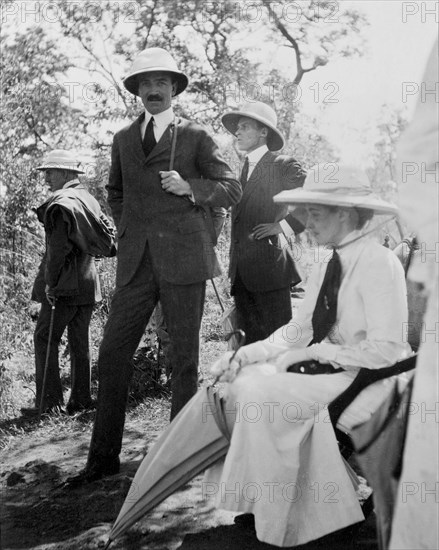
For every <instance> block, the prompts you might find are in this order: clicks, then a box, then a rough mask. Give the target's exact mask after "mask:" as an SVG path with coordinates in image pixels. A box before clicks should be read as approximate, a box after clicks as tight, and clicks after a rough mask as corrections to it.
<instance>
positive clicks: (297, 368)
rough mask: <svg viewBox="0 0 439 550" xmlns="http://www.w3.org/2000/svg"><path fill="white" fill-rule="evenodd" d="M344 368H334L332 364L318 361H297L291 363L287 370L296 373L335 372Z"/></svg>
mask: <svg viewBox="0 0 439 550" xmlns="http://www.w3.org/2000/svg"><path fill="white" fill-rule="evenodd" d="M343 370H344V369H342V368H338V369H337V368H335V367H333V366H332V365H330V364H329V363H328V364H323V363H319V362H318V361H312V360H311V361H301V362H299V363H293V364H292V365H290V366H289V367H288V368H287V372H293V373H297V374H336V373H337V372H342V371H343Z"/></svg>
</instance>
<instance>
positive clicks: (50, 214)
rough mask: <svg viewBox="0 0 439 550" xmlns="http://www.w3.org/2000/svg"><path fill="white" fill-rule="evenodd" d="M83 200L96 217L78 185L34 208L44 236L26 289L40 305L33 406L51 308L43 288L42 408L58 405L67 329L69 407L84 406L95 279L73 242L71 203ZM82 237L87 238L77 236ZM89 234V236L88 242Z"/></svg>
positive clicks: (95, 207) (89, 261)
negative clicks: (60, 354)
mask: <svg viewBox="0 0 439 550" xmlns="http://www.w3.org/2000/svg"><path fill="white" fill-rule="evenodd" d="M78 200H79V201H83V202H84V203H86V204H87V206H88V207H89V209H90V210H92V211H93V213H94V214H95V215H96V216H97V217H98V218H99V216H101V215H102V216H103V214H102V212H101V210H100V207H99V204H98V202H97V201H96V199H94V197H92V196H91V195H90V193H88V191H87V190H86V189H85V187H84V186H83V185H82V184H80V183H79V181H76V180H75V181H72V182H70V184H69V187H68V188H66V189H61V190H59V191H57V192H56V193H55V194H54V195H53V196H52V197H51V198H50V199H49V200H48V201H46V202H45V203H44V204H43V205H41V206H40V207H39V208H38V209H37V215H38V219H39V220H40V221H41V222H42V223H43V224H44V228H45V232H46V251H45V254H44V257H43V260H42V262H41V265H40V267H39V270H38V274H37V277H36V279H35V283H34V286H33V290H32V299H33V300H35V301H37V302H40V303H41V310H40V314H39V316H38V321H37V325H36V328H35V333H34V345H35V367H36V388H37V392H36V405H37V406H39V404H40V400H41V392H42V385H43V377H44V366H45V360H46V352H47V344H48V338H49V326H50V316H51V306H50V304H49V303H48V301H47V298H46V293H45V288H46V286H48V287H49V288H50V290H51V293H52V294H53V295H54V296H55V297H56V307H55V316H54V325H53V334H52V338H51V344H50V355H49V363H48V367H47V378H46V391H45V397H44V407H52V406H55V405H60V406H61V405H62V404H63V392H62V385H61V380H60V376H59V365H58V347H59V343H60V341H61V337H62V335H63V333H64V330H65V329H66V327H67V335H68V343H69V351H70V360H71V378H72V391H71V394H70V404H75V405H76V406H87V405H89V404H90V401H91V396H90V352H89V338H88V329H89V324H90V319H91V315H92V311H93V305H94V303H95V302H97V301H100V300H101V292H100V284H99V276H98V273H97V271H96V266H95V260H94V257H93V256H90V255H89V254H86V253H85V252H83V251H82V250H81V249H80V248H78V247H77V246H76V244H75V242H77V240H78V239H77V232H76V228H77V227H78V223H77V221H76V222H74V223H71V220H72V219H73V217H74V216H75V211H76V208H75V202H76V201H78ZM82 237H83V239H84V238H85V239H87V235H82ZM92 239H93V236H91V240H92Z"/></svg>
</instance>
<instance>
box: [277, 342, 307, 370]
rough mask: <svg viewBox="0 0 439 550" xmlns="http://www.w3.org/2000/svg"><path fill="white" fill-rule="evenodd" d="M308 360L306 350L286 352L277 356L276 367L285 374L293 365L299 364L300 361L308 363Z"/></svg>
mask: <svg viewBox="0 0 439 550" xmlns="http://www.w3.org/2000/svg"><path fill="white" fill-rule="evenodd" d="M309 359H310V357H309V355H308V352H307V348H302V349H294V350H290V351H286V352H284V353H282V354H281V355H279V356H278V357H277V358H276V361H275V363H276V366H277V367H278V368H279V370H280V372H286V371H287V368H288V367H289V366H290V365H293V364H294V363H299V362H302V361H308V360H309Z"/></svg>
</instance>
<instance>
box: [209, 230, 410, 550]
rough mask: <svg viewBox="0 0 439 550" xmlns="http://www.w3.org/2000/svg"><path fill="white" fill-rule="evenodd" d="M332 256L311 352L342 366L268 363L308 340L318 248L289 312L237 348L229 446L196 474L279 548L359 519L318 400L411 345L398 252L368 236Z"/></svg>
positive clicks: (322, 263)
mask: <svg viewBox="0 0 439 550" xmlns="http://www.w3.org/2000/svg"><path fill="white" fill-rule="evenodd" d="M357 234H358V233H357V232H353V233H351V235H349V236H348V237H347V238H346V241H351V240H352V239H353V238H355V237H356V236H357ZM339 254H340V259H341V263H342V282H341V287H340V292H339V299H338V312H337V323H336V327H335V330H333V331H331V336H330V338H328V337H327V338H326V339H325V341H324V342H323V343H321V344H318V345H316V347H315V348H313V349H315V350H316V352H315V353H316V354H317V357H316V358H318V359H319V360H322V361H323V362H330V363H331V364H333V365H334V366H335V367H343V368H344V369H345V370H344V371H342V372H341V373H337V374H326V375H312V376H311V375H304V374H293V373H285V372H278V370H277V368H276V357H279V356H280V355H281V354H282V353H283V352H285V351H286V350H291V349H292V348H297V347H306V346H307V345H308V344H309V342H310V341H311V339H312V327H311V317H312V312H313V310H314V306H315V302H316V299H317V295H318V291H319V288H320V286H321V283H322V280H323V277H324V273H325V270H326V266H327V262H328V260H329V258H330V256H331V252H330V251H328V250H325V251H321V257H320V258H318V260H319V262H318V263H317V264H316V265H315V269H314V270H313V273H312V274H311V276H310V280H309V282H308V285H307V291H306V297H305V299H304V301H303V305H302V307H301V308H300V311H299V313H298V316H297V318H294V319H293V320H292V321H291V322H290V323H289V324H288V325H285V326H284V327H281V328H280V329H278V330H277V331H276V332H275V333H273V334H272V335H271V336H270V337H268V338H267V339H266V340H263V341H260V342H255V343H254V344H250V345H249V346H246V347H245V348H243V350H244V351H245V355H246V358H247V359H248V361H249V362H250V363H252V364H249V365H246V366H245V367H244V368H243V369H242V370H241V372H240V374H239V375H238V376H237V378H236V379H235V381H234V382H233V383H231V384H228V387H227V391H226V400H227V401H226V403H227V409H229V410H234V411H235V412H236V422H235V424H234V428H233V433H232V439H231V445H230V449H229V451H228V453H227V456H226V457H225V460H224V461H223V462H221V463H218V464H217V465H216V466H214V467H213V468H211V469H210V470H209V471H208V472H207V473H206V477H205V480H204V483H205V484H207V485H205V488H206V493H208V494H209V495H213V494H215V502H216V505H217V506H218V507H220V508H223V509H226V510H230V511H235V512H250V513H253V514H254V515H255V525H256V534H257V537H258V539H259V540H261V541H263V542H266V543H268V544H272V545H276V546H280V547H288V546H294V545H299V544H304V543H306V542H308V541H310V540H313V539H317V538H319V537H322V536H324V535H326V534H328V533H330V532H333V531H336V530H338V529H341V528H343V527H346V526H348V525H351V524H353V523H356V522H359V521H361V520H363V519H364V517H363V514H362V511H361V508H360V506H359V503H358V500H357V496H356V492H355V488H354V485H353V483H352V481H351V478H350V477H349V474H348V472H347V469H346V467H345V464H344V462H343V460H342V458H341V455H340V453H339V450H338V446H337V442H336V439H335V435H334V431H333V428H332V425H331V423H330V422H329V417H328V414H327V410H326V405H327V404H328V403H329V402H330V401H332V400H333V399H334V398H335V397H336V396H337V395H339V394H340V393H341V392H342V391H343V390H344V389H346V388H347V387H348V386H349V385H350V383H351V382H352V380H353V378H354V377H355V375H356V374H357V372H358V368H359V367H367V368H380V367H385V366H389V365H391V364H393V363H394V362H396V361H397V360H399V359H401V358H403V357H405V356H406V355H407V354H408V353H409V352H410V349H409V346H408V344H407V343H406V342H405V341H404V340H405V338H404V323H406V322H407V306H406V287H405V280H404V273H403V269H402V267H401V264H400V262H399V260H398V259H397V258H396V256H395V255H394V254H393V253H392V252H391V251H390V250H388V249H386V248H384V247H383V246H381V245H380V244H377V243H375V242H373V241H371V240H370V239H367V238H363V239H360V240H358V241H356V242H354V243H351V244H348V245H347V246H346V247H344V248H341V249H340V251H339ZM386 387H387V386H386V382H384V383H383V384H379V385H378V390H376V392H375V394H380V395H381V398H382V395H383V393H385V392H386ZM372 393H373V392H372ZM375 394H372V395H371V397H370V400H369V401H368V402H367V403H366V404H365V403H363V404H362V405H361V406H360V407H359V408H358V410H353V411H352V412H351V417H352V418H350V420H349V421H350V422H351V423H356V422H357V421H361V420H364V419H365V417H367V415H369V414H370V412H371V411H372V410H373V409H374V408H375V403H374V401H376V395H375ZM378 397H379V395H378ZM377 402H378V401H377ZM351 408H352V407H351Z"/></svg>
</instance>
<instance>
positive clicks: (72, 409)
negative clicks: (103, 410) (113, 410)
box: [66, 399, 96, 416]
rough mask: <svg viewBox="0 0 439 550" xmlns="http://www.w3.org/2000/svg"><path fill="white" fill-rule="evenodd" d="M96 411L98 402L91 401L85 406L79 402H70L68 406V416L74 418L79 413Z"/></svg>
mask: <svg viewBox="0 0 439 550" xmlns="http://www.w3.org/2000/svg"><path fill="white" fill-rule="evenodd" d="M93 409H96V402H95V401H93V400H92V399H90V400H89V401H87V402H86V403H85V404H83V403H78V402H77V401H69V402H68V403H67V406H66V411H67V414H69V415H70V416H73V415H74V414H76V413H79V412H85V411H92V410H93Z"/></svg>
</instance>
